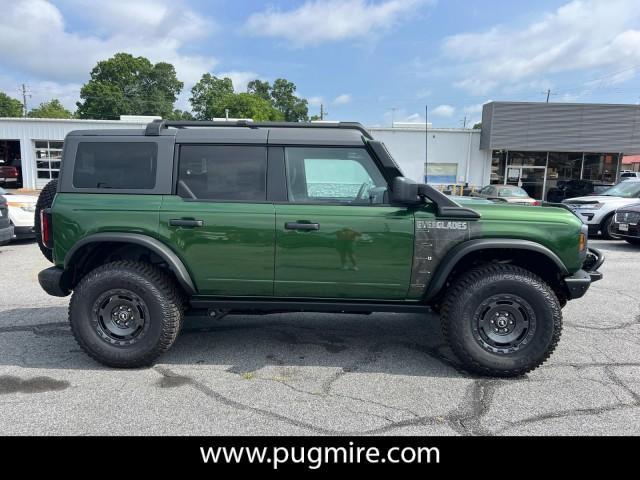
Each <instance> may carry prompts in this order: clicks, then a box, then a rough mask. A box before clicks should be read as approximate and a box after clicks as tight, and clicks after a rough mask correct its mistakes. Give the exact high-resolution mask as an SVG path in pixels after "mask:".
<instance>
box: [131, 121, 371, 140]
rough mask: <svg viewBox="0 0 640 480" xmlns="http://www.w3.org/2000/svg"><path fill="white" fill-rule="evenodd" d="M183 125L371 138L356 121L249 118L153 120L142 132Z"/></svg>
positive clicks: (183, 126)
mask: <svg viewBox="0 0 640 480" xmlns="http://www.w3.org/2000/svg"><path fill="white" fill-rule="evenodd" d="M169 127H174V128H185V127H247V128H339V129H348V130H358V131H359V132H360V133H362V135H363V136H364V137H365V138H367V139H368V140H373V137H372V136H371V134H370V133H369V132H368V131H367V129H366V128H364V126H362V124H361V123H358V122H335V123H330V122H326V123H325V122H322V123H311V122H253V121H250V120H231V121H226V120H222V121H218V120H215V121H211V120H154V121H153V122H151V123H149V124H147V128H146V129H145V132H144V134H145V135H149V136H158V135H160V131H161V130H162V129H164V128H169Z"/></svg>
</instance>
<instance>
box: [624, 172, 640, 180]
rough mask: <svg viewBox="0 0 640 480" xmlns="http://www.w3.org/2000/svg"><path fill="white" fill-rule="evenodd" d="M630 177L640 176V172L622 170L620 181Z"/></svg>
mask: <svg viewBox="0 0 640 480" xmlns="http://www.w3.org/2000/svg"><path fill="white" fill-rule="evenodd" d="M629 178H640V172H622V173H620V181H623V180H628V179H629Z"/></svg>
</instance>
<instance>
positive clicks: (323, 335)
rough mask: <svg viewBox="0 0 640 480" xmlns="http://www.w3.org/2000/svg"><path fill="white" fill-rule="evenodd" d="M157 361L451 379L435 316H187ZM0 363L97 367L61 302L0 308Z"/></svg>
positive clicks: (452, 368) (453, 371)
mask: <svg viewBox="0 0 640 480" xmlns="http://www.w3.org/2000/svg"><path fill="white" fill-rule="evenodd" d="M157 363H158V364H162V365H185V366H186V365H193V366H197V365H207V366H213V367H216V368H218V369H221V370H224V371H228V372H231V373H237V374H248V373H250V372H254V371H257V370H260V369H261V368H263V367H268V366H275V367H331V368H335V367H339V368H342V369H343V371H345V372H356V371H357V372H375V373H387V374H391V375H417V376H438V377H440V376H446V377H449V376H455V377H460V376H461V375H465V374H462V373H460V372H459V368H458V364H457V362H456V360H455V358H454V357H453V354H452V352H451V351H450V350H449V348H448V347H446V346H445V344H444V340H443V338H442V334H441V332H440V322H439V319H438V317H437V316H436V315H433V314H429V315H419V314H374V315H334V314H314V313H304V314H300V313H288V314H271V315H227V316H226V317H224V318H222V319H220V320H210V319H207V318H187V319H186V321H185V325H184V327H183V330H182V332H181V334H180V336H179V337H178V340H177V341H176V343H175V344H174V345H173V347H172V348H171V350H170V351H169V352H167V353H166V354H164V355H163V356H161V357H160V358H159V359H158V362H157ZM0 365H12V366H20V367H26V368H64V369H87V370H103V369H106V367H103V366H101V365H99V364H98V363H96V362H94V361H93V360H92V359H91V358H89V357H88V356H87V355H86V354H85V353H84V352H82V351H81V349H80V348H79V346H78V345H77V344H76V342H75V340H74V339H73V336H72V334H71V329H70V328H69V325H68V322H67V309H66V307H49V308H17V309H12V310H6V311H4V312H0Z"/></svg>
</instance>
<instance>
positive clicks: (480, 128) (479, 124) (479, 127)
mask: <svg viewBox="0 0 640 480" xmlns="http://www.w3.org/2000/svg"><path fill="white" fill-rule="evenodd" d="M473 129H474V130H482V122H478V123H475V124H474V125H473Z"/></svg>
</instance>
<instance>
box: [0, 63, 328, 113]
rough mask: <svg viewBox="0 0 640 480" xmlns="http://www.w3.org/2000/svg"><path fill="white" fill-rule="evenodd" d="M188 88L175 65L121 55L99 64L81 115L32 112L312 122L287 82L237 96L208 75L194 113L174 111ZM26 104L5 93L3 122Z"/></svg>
mask: <svg viewBox="0 0 640 480" xmlns="http://www.w3.org/2000/svg"><path fill="white" fill-rule="evenodd" d="M183 87H184V83H183V82H181V81H180V80H179V79H178V76H177V75H176V70H175V68H174V66H173V65H171V64H170V63H166V62H158V63H156V64H153V63H152V62H151V61H149V60H148V59H147V58H145V57H134V56H133V55H131V54H128V53H116V54H115V55H114V56H113V57H111V58H109V59H107V60H103V61H100V62H98V63H97V65H96V66H95V67H94V68H93V69H92V70H91V75H90V78H89V81H88V82H87V83H85V84H84V85H83V86H82V88H81V90H80V101H79V102H77V103H76V106H77V110H76V111H75V112H71V111H69V110H68V109H66V108H65V107H64V106H63V105H62V104H61V103H60V101H59V100H58V99H55V98H54V99H52V100H50V101H48V102H44V103H41V104H40V105H39V106H37V107H35V108H33V109H31V110H30V111H29V112H28V113H27V116H29V117H32V118H81V119H104V120H117V119H119V118H120V115H157V116H160V117H162V118H164V119H169V120H211V119H213V118H222V117H226V116H228V117H230V118H252V119H254V120H257V121H264V120H285V121H288V122H300V121H308V120H315V119H316V118H317V116H312V117H309V105H308V102H307V100H306V99H304V98H300V97H298V96H297V95H296V85H295V84H294V83H293V82H290V81H289V80H286V79H284V78H278V79H277V80H275V81H274V82H273V84H271V83H269V82H267V81H263V80H258V79H255V80H252V81H251V82H249V83H248V84H247V91H246V92H237V91H236V90H235V88H234V86H233V82H232V81H231V79H230V78H226V77H225V78H219V77H216V76H215V75H212V74H210V73H205V74H204V75H202V78H201V79H200V80H199V81H198V83H196V84H195V85H194V86H193V88H192V89H191V96H190V98H189V103H190V104H191V111H183V110H179V109H177V108H175V102H176V100H177V98H178V95H180V93H181V92H182V89H183ZM23 114H24V112H23V105H22V102H20V101H19V100H16V99H15V98H11V97H10V96H8V95H6V94H5V93H2V92H0V117H22V116H23Z"/></svg>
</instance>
